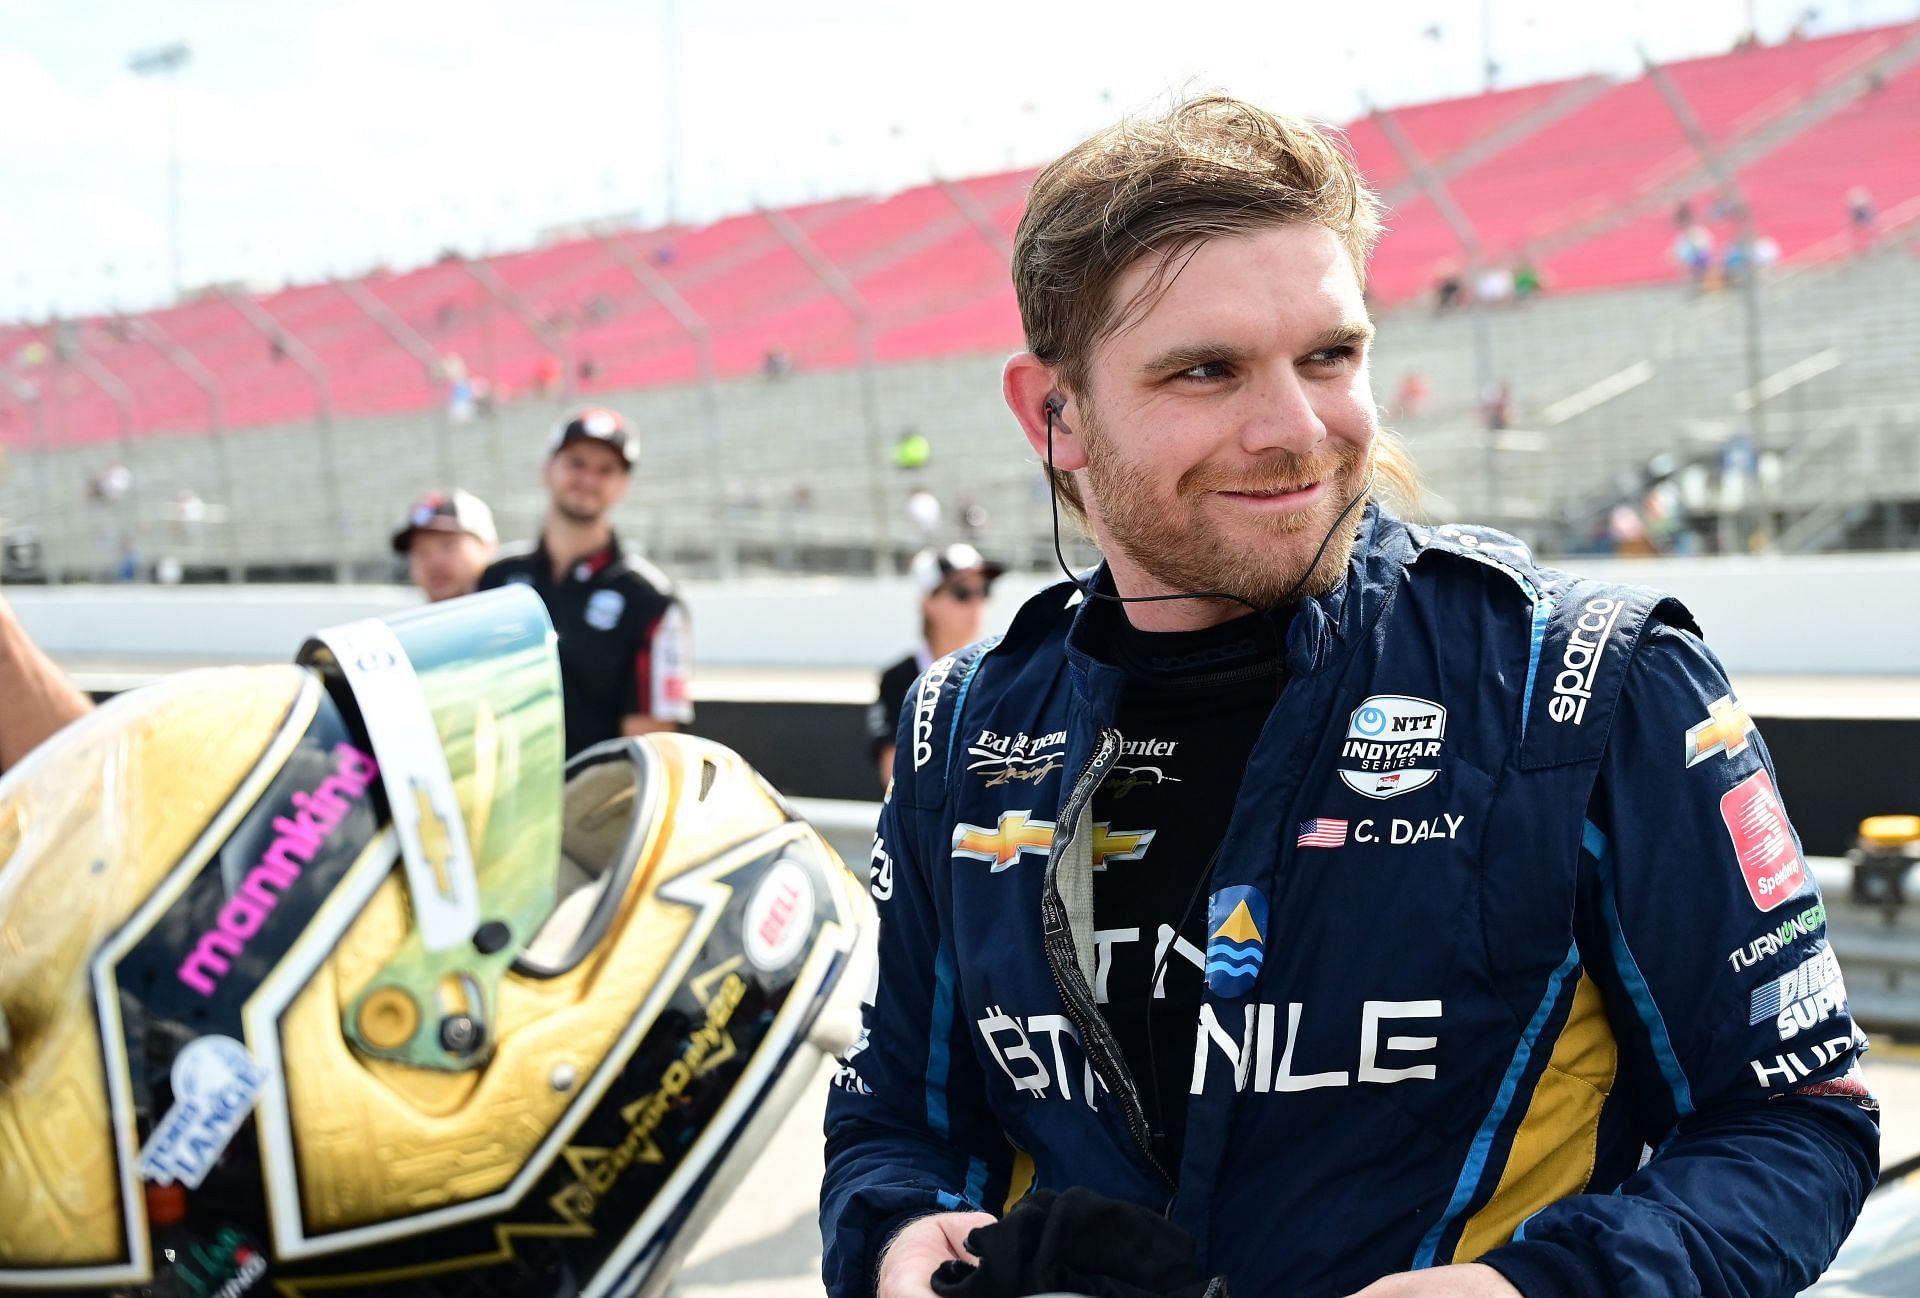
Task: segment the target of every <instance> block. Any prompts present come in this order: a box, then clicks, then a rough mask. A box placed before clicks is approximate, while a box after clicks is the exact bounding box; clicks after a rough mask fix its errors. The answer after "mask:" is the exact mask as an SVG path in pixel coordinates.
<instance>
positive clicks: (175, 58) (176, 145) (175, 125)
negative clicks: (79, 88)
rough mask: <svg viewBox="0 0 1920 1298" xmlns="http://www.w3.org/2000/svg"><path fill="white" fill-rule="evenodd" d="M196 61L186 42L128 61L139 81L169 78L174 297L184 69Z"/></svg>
mask: <svg viewBox="0 0 1920 1298" xmlns="http://www.w3.org/2000/svg"><path fill="white" fill-rule="evenodd" d="M192 58H193V51H192V50H190V49H188V48H187V47H186V44H185V43H184V42H182V41H175V42H174V43H173V44H171V45H162V46H160V47H158V48H156V49H151V50H142V51H141V52H140V53H138V54H136V55H134V56H133V57H132V58H130V59H128V60H127V70H128V71H129V72H131V73H133V74H134V75H135V76H139V77H166V78H167V241H168V244H169V246H170V251H171V253H172V260H173V296H174V297H175V299H178V298H179V296H180V292H181V288H182V287H183V285H182V283H181V277H180V75H179V74H180V69H181V68H184V67H186V66H187V64H188V62H189V61H190V60H191V59H192Z"/></svg>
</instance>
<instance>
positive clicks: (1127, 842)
mask: <svg viewBox="0 0 1920 1298" xmlns="http://www.w3.org/2000/svg"><path fill="white" fill-rule="evenodd" d="M1027 816H1028V813H1027V812H1024V811H1003V812H1001V813H1000V824H999V826H998V827H997V828H993V829H989V828H987V827H985V826H983V825H955V826H954V827H953V854H954V855H955V856H964V857H968V858H970V859H972V860H975V861H989V862H992V864H993V870H992V871H991V873H994V874H998V873H1000V871H1002V870H1004V869H1006V868H1007V867H1008V866H1010V865H1012V864H1013V863H1014V862H1015V861H1017V860H1019V859H1020V853H1022V852H1034V853H1037V854H1038V855H1040V856H1045V855H1046V854H1047V853H1048V852H1050V851H1052V850H1053V829H1054V823H1053V822H1052V821H1051V820H1028V819H1027ZM1153 835H1154V831H1153V830H1151V829H1123V830H1114V829H1111V828H1109V826H1108V824H1107V822H1106V821H1104V820H1103V821H1100V822H1099V823H1098V824H1096V825H1095V826H1094V827H1093V868H1094V869H1096V870H1099V869H1104V868H1105V867H1106V864H1107V862H1108V861H1137V860H1139V859H1140V858H1141V857H1143V856H1145V855H1146V853H1147V848H1148V846H1149V845H1150V844H1151V843H1152V842H1153Z"/></svg>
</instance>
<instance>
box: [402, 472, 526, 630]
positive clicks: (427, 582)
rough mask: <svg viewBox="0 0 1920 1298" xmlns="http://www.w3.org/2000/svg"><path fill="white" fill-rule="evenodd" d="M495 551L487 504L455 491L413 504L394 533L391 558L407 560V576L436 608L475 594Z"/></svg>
mask: <svg viewBox="0 0 1920 1298" xmlns="http://www.w3.org/2000/svg"><path fill="white" fill-rule="evenodd" d="M499 548H500V534H499V533H498V532H496V531H495V530H494V527H493V511H492V510H491V509H488V508H487V502H486V501H484V500H482V499H480V497H478V496H476V495H474V494H473V493H472V492H468V491H462V490H460V489H459V488H458V487H455V488H454V489H453V490H452V491H450V492H438V491H436V492H433V493H432V494H430V495H426V496H422V497H421V498H420V499H418V500H416V501H414V502H413V506H412V508H410V509H408V510H407V521H406V523H405V524H404V525H403V526H402V527H401V528H400V530H399V531H397V532H395V533H394V534H393V551H394V553H395V554H404V555H406V556H407V576H408V577H409V578H410V579H411V580H412V582H413V584H414V585H415V586H418V587H419V588H420V593H421V594H423V595H425V596H426V597H427V599H428V601H429V602H431V603H435V604H437V603H439V602H440V601H441V600H443V599H457V598H459V597H460V596H462V595H471V594H472V593H473V592H474V591H475V590H477V589H478V588H479V585H480V574H481V573H483V572H485V571H486V570H487V565H488V564H490V563H492V562H493V557H494V554H495V553H496V552H497V551H498V550H499Z"/></svg>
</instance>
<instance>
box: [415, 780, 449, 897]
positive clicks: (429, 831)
mask: <svg viewBox="0 0 1920 1298" xmlns="http://www.w3.org/2000/svg"><path fill="white" fill-rule="evenodd" d="M413 800H414V814H415V817H416V820H417V823H418V824H419V826H420V851H421V852H422V853H423V854H424V855H425V856H426V858H427V864H428V865H430V866H432V867H433V883H434V886H435V887H436V888H438V889H439V890H440V895H441V896H442V897H445V898H447V899H448V900H452V898H453V876H452V874H451V873H449V872H448V869H447V864H448V857H449V853H448V850H447V822H446V818H445V817H444V816H442V815H441V814H440V813H439V812H438V811H437V810H435V808H434V805H433V800H432V799H431V798H429V797H428V796H427V790H426V788H425V787H424V786H423V785H421V783H420V782H419V781H418V780H416V781H414V784H413Z"/></svg>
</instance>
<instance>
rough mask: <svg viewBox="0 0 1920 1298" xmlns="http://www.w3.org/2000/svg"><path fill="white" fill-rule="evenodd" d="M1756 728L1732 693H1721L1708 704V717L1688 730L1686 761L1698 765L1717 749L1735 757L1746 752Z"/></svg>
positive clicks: (1690, 764)
mask: <svg viewBox="0 0 1920 1298" xmlns="http://www.w3.org/2000/svg"><path fill="white" fill-rule="evenodd" d="M1753 731H1754V725H1753V718H1752V717H1750V716H1748V715H1747V710H1746V708H1744V707H1742V706H1741V705H1740V704H1738V703H1736V702H1735V701H1734V698H1733V695H1731V694H1723V695H1721V696H1720V697H1719V698H1717V699H1715V700H1714V701H1713V702H1712V703H1710V704H1708V705H1707V719H1706V720H1705V721H1702V722H1700V723H1699V724H1698V725H1696V726H1694V727H1692V728H1691V729H1690V730H1688V731H1687V765H1688V766H1698V765H1699V764H1700V763H1701V762H1704V761H1706V760H1707V759H1708V758H1709V757H1712V756H1713V755H1714V754H1715V753H1725V754H1726V755H1727V756H1728V757H1733V756H1736V755H1738V754H1740V753H1744V752H1746V751H1747V747H1748V744H1747V736H1748V735H1750V734H1752V733H1753Z"/></svg>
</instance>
